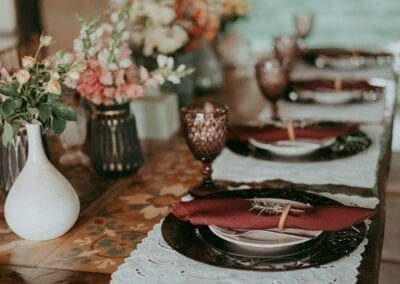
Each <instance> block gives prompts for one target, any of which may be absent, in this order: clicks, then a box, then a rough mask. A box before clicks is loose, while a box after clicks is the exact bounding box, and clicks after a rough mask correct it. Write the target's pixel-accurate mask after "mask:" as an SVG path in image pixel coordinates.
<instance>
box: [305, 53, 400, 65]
mask: <svg viewBox="0 0 400 284" xmlns="http://www.w3.org/2000/svg"><path fill="white" fill-rule="evenodd" d="M303 58H304V59H305V60H306V61H308V62H310V63H312V64H314V65H315V66H317V67H319V68H325V67H330V68H334V69H341V70H354V69H359V68H365V67H369V66H387V65H390V64H391V63H392V61H393V56H392V54H390V53H388V52H380V51H367V50H356V49H345V48H316V49H310V50H308V51H307V52H305V54H304V55H303Z"/></svg>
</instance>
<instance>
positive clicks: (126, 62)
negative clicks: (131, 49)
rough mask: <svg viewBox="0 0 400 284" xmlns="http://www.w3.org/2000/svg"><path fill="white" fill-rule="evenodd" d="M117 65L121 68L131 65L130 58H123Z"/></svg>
mask: <svg viewBox="0 0 400 284" xmlns="http://www.w3.org/2000/svg"><path fill="white" fill-rule="evenodd" d="M118 65H119V67H120V68H123V69H126V68H129V67H130V66H131V65H132V60H130V59H129V58H125V59H123V60H121V61H120V62H119V64H118Z"/></svg>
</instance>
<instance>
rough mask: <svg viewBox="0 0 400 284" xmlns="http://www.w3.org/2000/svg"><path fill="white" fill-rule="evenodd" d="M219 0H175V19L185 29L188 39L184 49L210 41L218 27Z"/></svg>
mask: <svg viewBox="0 0 400 284" xmlns="http://www.w3.org/2000/svg"><path fill="white" fill-rule="evenodd" d="M222 2H223V1H221V0H175V3H174V8H175V11H176V19H177V21H178V22H180V23H181V25H182V26H183V27H184V29H185V30H186V31H187V33H188V36H189V41H188V43H187V44H186V45H185V50H189V51H190V50H194V49H197V48H199V47H200V45H201V43H202V42H203V41H205V42H212V41H213V40H214V39H215V38H216V36H217V34H218V30H219V27H220V19H221V4H222Z"/></svg>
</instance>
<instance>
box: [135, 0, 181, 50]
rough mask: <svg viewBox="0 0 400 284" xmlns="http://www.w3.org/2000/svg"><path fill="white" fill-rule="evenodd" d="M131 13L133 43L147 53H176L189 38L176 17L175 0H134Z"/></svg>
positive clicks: (136, 47)
mask: <svg viewBox="0 0 400 284" xmlns="http://www.w3.org/2000/svg"><path fill="white" fill-rule="evenodd" d="M130 17H131V20H130V26H131V31H132V44H133V47H134V48H135V49H136V50H140V52H141V53H142V54H143V55H144V56H150V55H153V54H173V53H175V52H177V51H178V50H180V49H181V48H182V47H183V46H184V45H185V44H186V43H187V42H188V40H189V36H188V34H187V32H186V30H185V29H184V28H183V27H182V26H181V25H180V24H179V23H178V22H177V21H176V12H175V9H174V6H173V1H170V0H160V1H158V0H133V1H132V4H131V10H130Z"/></svg>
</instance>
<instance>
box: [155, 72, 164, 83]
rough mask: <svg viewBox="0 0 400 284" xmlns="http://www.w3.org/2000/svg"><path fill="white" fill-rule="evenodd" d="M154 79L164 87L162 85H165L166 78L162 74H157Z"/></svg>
mask: <svg viewBox="0 0 400 284" xmlns="http://www.w3.org/2000/svg"><path fill="white" fill-rule="evenodd" d="M154 79H155V80H156V81H157V82H158V83H159V84H160V85H162V84H164V83H165V78H164V76H163V75H161V74H156V75H154Z"/></svg>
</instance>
